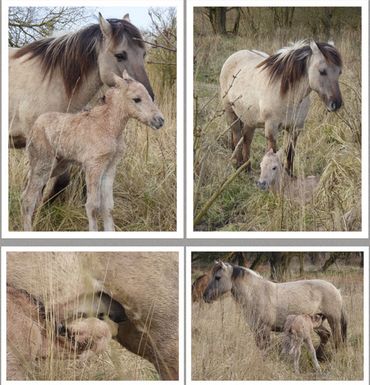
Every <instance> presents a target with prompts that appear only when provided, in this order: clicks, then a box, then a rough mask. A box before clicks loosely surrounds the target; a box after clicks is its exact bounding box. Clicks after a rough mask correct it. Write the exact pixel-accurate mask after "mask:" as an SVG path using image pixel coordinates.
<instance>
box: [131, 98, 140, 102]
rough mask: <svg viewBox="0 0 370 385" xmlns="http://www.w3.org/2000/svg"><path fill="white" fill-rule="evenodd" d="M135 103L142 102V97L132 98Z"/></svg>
mask: <svg viewBox="0 0 370 385" xmlns="http://www.w3.org/2000/svg"><path fill="white" fill-rule="evenodd" d="M132 100H133V101H134V102H135V103H140V102H141V98H133V99H132Z"/></svg>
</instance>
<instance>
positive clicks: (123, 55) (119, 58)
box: [114, 51, 127, 61]
mask: <svg viewBox="0 0 370 385" xmlns="http://www.w3.org/2000/svg"><path fill="white" fill-rule="evenodd" d="M114 56H115V57H116V58H117V61H123V60H127V52H126V51H122V52H121V53H116V54H115V55H114Z"/></svg>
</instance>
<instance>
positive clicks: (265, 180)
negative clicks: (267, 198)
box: [257, 149, 320, 203]
mask: <svg viewBox="0 0 370 385" xmlns="http://www.w3.org/2000/svg"><path fill="white" fill-rule="evenodd" d="M260 166H261V174H260V178H259V180H258V181H257V186H258V187H259V188H260V189H261V190H264V191H266V190H268V189H269V190H270V191H272V192H273V193H275V194H283V195H285V196H286V197H287V198H288V199H292V200H294V201H297V202H303V203H305V202H308V201H310V200H311V199H312V197H313V195H314V192H315V189H316V187H317V186H318V184H319V181H320V177H318V176H307V177H297V178H293V177H291V176H290V175H289V174H288V173H287V172H286V170H285V169H284V167H283V164H282V160H281V150H279V151H278V152H277V153H275V152H274V151H273V150H272V149H270V150H269V151H267V152H266V154H265V155H264V157H263V158H262V162H261V165H260Z"/></svg>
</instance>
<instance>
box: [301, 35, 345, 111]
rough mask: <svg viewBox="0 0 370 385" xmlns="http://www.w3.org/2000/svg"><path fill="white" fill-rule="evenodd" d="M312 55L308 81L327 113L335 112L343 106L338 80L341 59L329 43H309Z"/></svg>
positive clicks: (340, 70)
mask: <svg viewBox="0 0 370 385" xmlns="http://www.w3.org/2000/svg"><path fill="white" fill-rule="evenodd" d="M310 48H311V51H312V55H311V57H310V59H309V61H308V68H307V74H308V81H309V85H310V88H311V89H312V90H314V91H316V92H317V93H318V94H319V96H320V98H321V100H322V101H323V102H324V103H325V105H326V108H327V109H328V111H330V112H331V111H337V110H338V109H339V108H340V107H341V105H342V104H343V101H342V95H341V92H340V88H339V83H338V78H339V76H340V74H341V73H342V59H341V56H340V54H339V52H338V51H337V50H336V48H335V47H334V46H333V45H332V44H330V43H316V42H314V41H312V42H311V44H310Z"/></svg>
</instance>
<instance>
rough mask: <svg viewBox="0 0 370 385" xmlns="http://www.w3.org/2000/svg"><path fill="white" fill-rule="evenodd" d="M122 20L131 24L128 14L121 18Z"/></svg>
mask: <svg viewBox="0 0 370 385" xmlns="http://www.w3.org/2000/svg"><path fill="white" fill-rule="evenodd" d="M122 19H123V20H126V21H128V22H129V23H131V20H130V15H129V14H128V13H126V15H125V16H123V18H122Z"/></svg>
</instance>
